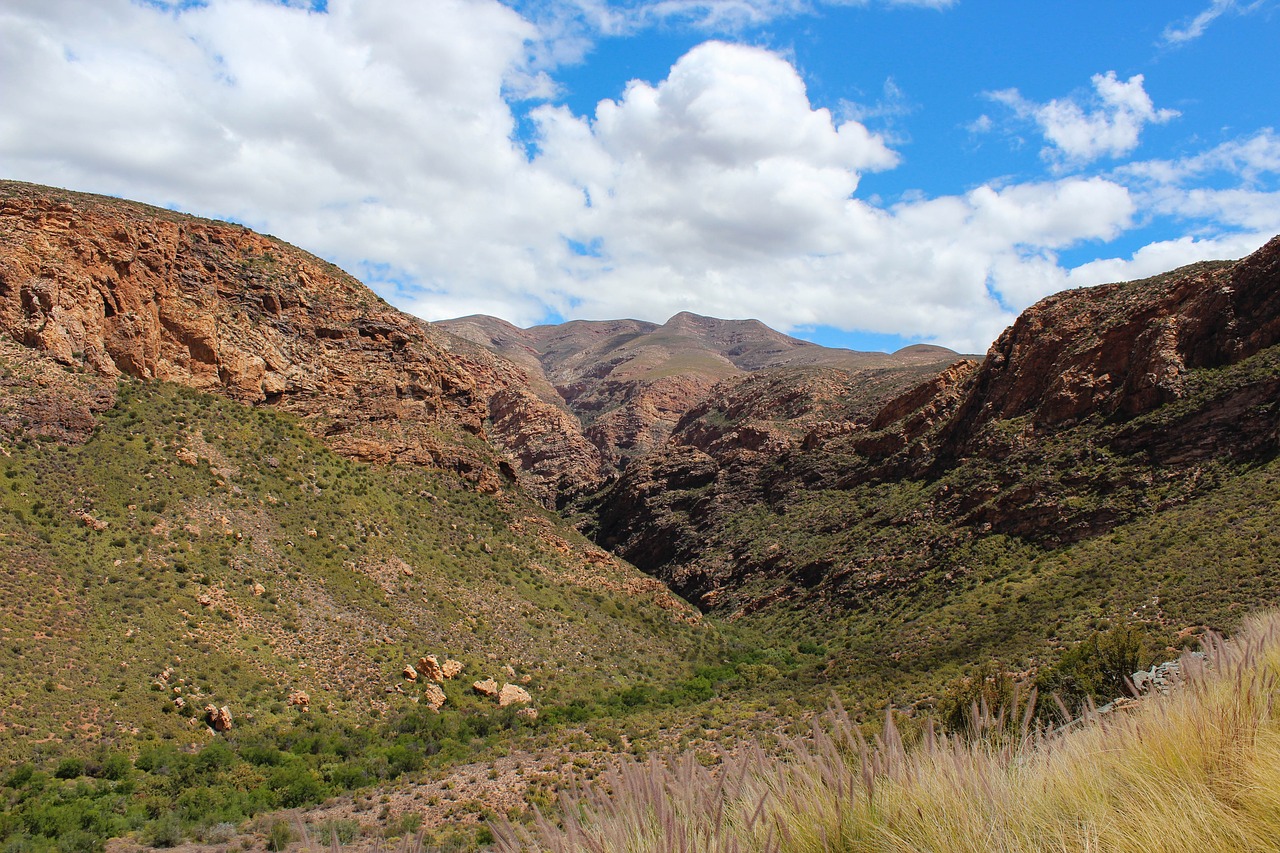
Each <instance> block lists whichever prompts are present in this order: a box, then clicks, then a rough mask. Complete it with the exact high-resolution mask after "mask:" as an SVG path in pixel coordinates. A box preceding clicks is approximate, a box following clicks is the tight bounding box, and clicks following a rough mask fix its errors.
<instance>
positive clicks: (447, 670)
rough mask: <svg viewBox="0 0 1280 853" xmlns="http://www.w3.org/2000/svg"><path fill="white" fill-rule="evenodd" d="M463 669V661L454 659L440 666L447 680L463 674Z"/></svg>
mask: <svg viewBox="0 0 1280 853" xmlns="http://www.w3.org/2000/svg"><path fill="white" fill-rule="evenodd" d="M462 669H463V666H462V661H460V660H454V659H453V658H449V659H447V660H446V661H445V662H444V663H442V664H441V665H440V672H441V673H442V674H443V675H444V677H445V678H457V677H458V676H459V675H461V674H462Z"/></svg>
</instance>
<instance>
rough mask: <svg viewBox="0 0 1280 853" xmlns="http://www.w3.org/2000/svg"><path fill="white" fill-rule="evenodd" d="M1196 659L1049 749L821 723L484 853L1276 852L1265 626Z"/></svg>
mask: <svg viewBox="0 0 1280 853" xmlns="http://www.w3.org/2000/svg"><path fill="white" fill-rule="evenodd" d="M1204 651H1205V652H1206V657H1205V658H1204V663H1200V662H1198V661H1197V660H1195V659H1192V658H1187V659H1185V660H1184V679H1185V680H1184V683H1183V685H1182V686H1181V688H1179V689H1176V690H1174V691H1173V692H1172V693H1171V694H1170V695H1168V696H1153V697H1150V698H1148V699H1145V700H1143V701H1141V702H1140V703H1138V704H1137V705H1136V706H1134V707H1133V708H1131V709H1129V710H1125V711H1118V712H1115V713H1112V714H1108V715H1105V716H1100V715H1094V716H1092V717H1091V718H1089V719H1086V721H1085V722H1084V723H1083V724H1082V725H1077V726H1071V727H1064V728H1062V729H1059V730H1056V731H1055V730H1049V729H1045V728H1043V727H1037V726H1035V725H1034V724H1033V723H1032V718H1031V716H1030V715H1029V714H1028V715H1026V716H1025V717H1023V718H1021V720H1020V725H1016V726H1008V725H1004V724H1003V723H1002V722H1000V721H999V720H998V718H997V716H996V715H995V714H993V713H991V712H990V711H984V710H983V709H978V715H979V717H981V718H982V719H980V720H979V722H985V724H986V725H985V729H986V732H985V735H984V736H981V737H977V738H960V737H957V736H951V735H943V734H939V733H937V732H936V731H935V730H933V729H927V730H926V731H925V732H924V733H923V735H922V737H921V738H920V740H919V742H918V743H915V744H913V745H911V746H908V745H907V744H905V743H904V741H903V738H902V737H901V736H900V734H899V732H898V730H897V728H896V727H895V726H894V724H893V719H892V716H889V717H888V718H887V719H886V724H885V726H884V728H883V730H882V731H881V732H880V733H879V734H878V735H875V736H872V737H868V736H866V735H864V734H863V733H862V732H861V731H859V730H858V728H857V727H856V726H855V725H854V724H853V723H852V722H851V721H850V720H849V719H848V717H847V716H845V715H844V713H843V712H842V711H841V710H840V709H835V710H833V711H832V712H830V713H829V714H828V715H827V716H826V718H825V719H824V721H823V722H822V724H820V725H817V726H815V728H814V730H813V732H812V734H811V735H810V736H808V737H806V738H803V739H800V740H797V741H795V742H794V743H792V744H791V746H790V753H789V755H788V756H787V757H786V758H785V759H777V758H772V757H769V756H766V755H765V754H764V753H763V752H762V751H760V750H750V751H747V752H745V753H743V754H741V755H739V756H737V757H734V758H731V759H728V760H727V761H726V762H725V764H724V765H723V766H722V767H720V768H718V770H717V771H715V772H713V771H710V770H707V769H706V768H703V767H702V766H700V765H699V764H697V763H696V762H695V761H694V760H692V759H691V758H689V757H681V758H678V759H675V760H673V761H670V762H666V763H661V762H657V761H650V762H648V763H638V762H632V763H629V764H624V765H620V766H619V767H618V768H617V769H615V770H614V771H613V772H612V774H610V775H609V776H607V777H606V778H605V779H604V780H603V783H602V784H600V785H598V786H596V787H593V788H591V789H588V790H584V791H580V792H578V793H577V794H576V795H575V796H573V797H571V798H568V802H566V803H565V804H564V807H563V810H562V813H561V815H560V817H559V820H558V821H553V820H550V819H548V818H547V817H545V816H538V818H537V819H536V820H535V821H534V823H533V824H532V825H531V826H516V825H513V824H510V823H506V824H503V825H500V826H497V827H495V834H496V836H497V837H498V839H499V849H501V850H504V851H532V850H538V851H552V853H568V851H593V853H615V851H617V853H621V851H627V853H641V851H655V853H657V852H658V851H662V852H663V853H669V852H670V851H683V850H689V851H694V850H698V851H753V852H754V851H760V853H767V851H788V853H790V852H791V851H796V853H810V851H812V853H817V852H818V851H844V850H848V851H854V850H857V851H975V853H976V852H977V851H983V852H984V853H987V851H1045V853H1049V851H1054V853H1066V852H1067V851H1101V850H1106V851H1119V853H1126V852H1127V851H1133V853H1138V851H1142V853H1151V851H1169V853H1174V851H1205V850H1280V713H1278V712H1277V708H1276V704H1275V696H1276V691H1277V688H1278V686H1280V681H1278V679H1280V614H1269V615H1266V616H1262V617H1257V618H1255V619H1252V620H1250V621H1249V622H1248V623H1247V624H1246V625H1245V626H1244V627H1243V628H1242V630H1241V631H1240V632H1239V633H1238V635H1237V636H1236V638H1235V639H1233V640H1231V641H1226V640H1223V639H1222V638H1221V637H1218V636H1216V635H1210V636H1208V637H1207V638H1206V640H1205V641H1204Z"/></svg>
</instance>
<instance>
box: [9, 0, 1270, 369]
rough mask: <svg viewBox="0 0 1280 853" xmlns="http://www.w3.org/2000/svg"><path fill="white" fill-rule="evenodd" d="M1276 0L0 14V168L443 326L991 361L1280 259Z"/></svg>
mask: <svg viewBox="0 0 1280 853" xmlns="http://www.w3.org/2000/svg"><path fill="white" fill-rule="evenodd" d="M1277 46H1280V0H1127V2H1124V3H1116V2H1114V0H1108V2H1102V0H1038V2H1027V0H839V2H836V1H835V0H830V1H829V0H655V2H640V0H621V2H617V1H616V0H507V2H499V0H327V2H326V0H202V2H192V0H92V2H85V0H4V2H3V3H2V4H0V177H3V178H8V179H17V180H25V181H32V182H36V183H43V184H50V185H54V186H60V187H66V188H70V189H75V190H81V191H87V192H97V193H104V194H108V195H114V196H120V197H125V198H131V199H137V200H140V201H145V202H148V203H151V204H155V205H160V206H165V207H170V208H173V209H176V210H181V211H185V212H189V213H194V214H198V215H202V216H209V217H215V218H222V219H230V220H232V221H236V222H240V223H243V224H245V225H248V226H250V227H252V228H255V229H257V230H260V231H263V232H266V233H270V234H274V235H276V236H278V237H281V238H283V239H285V240H288V241H289V242H292V243H294V244H296V245H298V246H300V247H302V248H304V249H307V250H309V251H311V252H314V253H316V254H318V255H320V256H322V257H324V258H326V259H328V260H330V261H333V262H334V263H337V264H339V265H340V266H342V267H343V268H345V269H347V270H348V271H350V272H351V273H353V274H354V275H356V276H357V277H359V278H360V279H361V280H363V281H364V282H365V283H366V284H368V285H369V286H370V287H372V288H373V289H374V290H375V291H377V292H378V293H379V294H380V295H381V296H383V297H384V298H386V299H387V300H388V301H389V302H391V303H392V304H393V305H395V306H397V307H399V308H401V309H403V310H405V311H408V312H410V313H412V314H415V315H417V316H420V317H423V318H425V319H428V320H438V319H445V318H449V317H456V316H462V315H467V314H473V313H485V314H492V315H496V316H499V317H502V318H503V319H506V320H509V321H511V322H513V323H516V324H517V325H520V326H529V325H533V324H537V323H545V322H559V321H561V320H567V319H578V318H581V319H613V318H622V317H632V318H637V319H643V320H650V321H653V322H662V321H664V320H666V319H667V318H668V317H670V316H671V315H673V314H675V313H677V312H680V311H693V312H695V313H699V314H706V315H710V316H716V317H724V318H757V319H760V320H763V321H764V322H766V323H768V324H769V325H771V326H773V327H775V328H778V329H781V330H783V331H786V332H789V333H791V334H795V335H797V336H799V337H804V338H808V339H810V340H815V341H817V342H819V343H823V344H827V345H830V346H847V347H851V348H854V349H874V350H890V351H891V350H894V349H897V348H898V347H901V346H904V345H906V344H910V343H917V342H928V343H936V344H941V345H944V346H949V347H952V348H954V349H957V350H959V351H962V352H974V353H981V352H985V350H986V349H987V347H988V346H989V345H990V343H991V342H992V340H994V338H995V337H996V336H997V335H998V334H999V333H1000V331H1001V330H1002V329H1004V328H1005V327H1006V326H1007V325H1008V324H1010V323H1011V322H1012V321H1013V319H1014V318H1015V317H1016V316H1017V314H1018V313H1019V312H1021V311H1022V310H1023V309H1025V308H1026V307H1027V306H1029V305H1031V304H1032V303H1034V302H1035V301H1037V300H1039V299H1041V298H1043V297H1045V296H1047V295H1049V294H1052V293H1055V292H1057V291H1060V290H1062V289H1065V288H1071V287H1081V286H1087V285H1093V284H1098V283H1102V282H1108V281H1121V280H1130V279H1137V278H1142V277H1145V276H1148V275H1153V274H1155V273H1158V272H1163V271H1165V270H1168V269H1172V268H1174V267H1177V266H1180V265H1182V264H1186V263H1191V262H1193V261H1197V260H1203V259H1208V258H1238V257H1242V256H1244V255H1246V254H1248V253H1249V252H1251V251H1253V250H1254V249H1256V248H1258V247H1259V246H1261V245H1262V244H1263V243H1264V242H1266V241H1267V240H1268V239H1269V238H1271V237H1273V236H1275V235H1276V234H1280V133H1278V132H1277V130H1276V128H1275V125H1276V124H1277V122H1280V50H1277Z"/></svg>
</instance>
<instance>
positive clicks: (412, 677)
mask: <svg viewBox="0 0 1280 853" xmlns="http://www.w3.org/2000/svg"><path fill="white" fill-rule="evenodd" d="M402 674H403V675H404V677H405V678H407V679H408V680H409V681H417V680H418V671H417V670H416V669H414V668H413V664H411V663H407V664H405V665H404V671H403V673H402Z"/></svg>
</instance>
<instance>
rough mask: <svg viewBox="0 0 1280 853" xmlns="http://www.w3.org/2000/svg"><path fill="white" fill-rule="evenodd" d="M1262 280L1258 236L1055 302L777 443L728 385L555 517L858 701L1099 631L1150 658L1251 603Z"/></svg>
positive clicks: (780, 429)
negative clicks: (1119, 631)
mask: <svg viewBox="0 0 1280 853" xmlns="http://www.w3.org/2000/svg"><path fill="white" fill-rule="evenodd" d="M1278 282H1280V240H1276V241H1272V243H1270V244H1269V245H1268V246H1266V247H1264V248H1263V249H1261V250H1260V251H1259V252H1258V253H1256V254H1255V255H1253V256H1251V257H1250V258H1246V259H1244V260H1242V261H1239V262H1236V263H1215V264H1200V265H1195V266H1193V267H1189V268H1185V269H1182V270H1178V271H1174V272H1172V273H1169V274H1166V275H1164V276H1159V277H1156V278H1154V279H1150V280H1146V281H1140V282H1131V283H1126V284H1116V285H1108V286H1104V287H1098V288H1092V289H1087V290H1080V291H1071V292H1067V293H1063V294H1059V295H1058V296H1055V297H1052V298H1050V299H1048V300H1045V301H1044V302H1042V303H1040V304H1039V305H1037V306H1034V307H1033V308H1031V309H1029V310H1028V311H1027V312H1026V313H1025V314H1024V315H1023V316H1022V317H1021V318H1020V319H1019V320H1018V322H1017V323H1016V324H1015V325H1014V326H1012V327H1011V328H1010V329H1009V330H1008V331H1007V332H1006V333H1005V334H1004V335H1003V336H1001V338H1000V339H999V340H998V341H997V342H996V343H995V344H994V345H993V347H992V350H991V352H990V353H989V354H988V356H987V358H986V359H985V360H984V361H983V362H982V363H980V364H979V363H977V362H972V361H960V362H957V363H956V364H955V365H953V366H952V367H950V368H948V369H947V370H946V371H944V372H942V373H941V374H938V375H937V376H935V377H933V378H931V379H928V380H927V381H925V382H922V383H921V384H920V385H919V386H918V387H916V388H915V389H913V390H911V391H909V392H907V393H905V394H901V395H899V396H896V397H892V395H889V396H890V397H891V398H890V399H888V400H887V402H886V399H885V398H884V397H876V396H875V395H874V394H872V395H868V396H865V397H861V398H860V397H858V396H857V395H854V394H851V393H849V392H848V391H847V390H846V391H843V392H839V393H836V394H835V395H834V399H835V400H837V401H838V402H839V405H837V406H827V407H826V408H825V409H824V408H823V407H817V411H820V412H823V414H821V415H820V416H819V415H815V416H814V417H811V418H809V419H807V420H806V419H805V418H803V417H802V418H800V419H799V420H798V421H797V428H795V429H790V430H788V429H786V428H785V427H786V426H787V425H788V423H789V421H788V420H787V417H786V416H783V417H781V418H780V417H779V415H778V413H779V412H784V409H783V408H782V407H780V406H779V405H774V404H771V403H769V402H767V401H768V400H769V399H770V397H769V394H770V392H769V390H768V388H767V387H764V388H753V387H752V386H751V385H749V384H744V385H743V386H742V390H743V393H742V394H741V395H736V394H734V393H725V394H720V395H712V397H710V398H709V399H708V401H707V402H706V403H705V404H703V405H702V406H700V407H697V408H695V409H694V410H692V411H690V412H689V413H688V414H687V415H686V417H685V418H684V419H683V420H682V421H681V422H680V424H679V425H678V426H677V428H676V429H675V431H674V433H673V436H672V439H671V441H670V442H669V444H668V445H667V446H666V447H664V448H661V449H660V450H658V451H655V452H653V453H651V454H649V455H647V456H645V457H642V458H639V459H637V460H634V461H633V462H632V464H631V465H630V466H629V467H628V469H627V470H626V472H625V473H624V474H623V476H622V477H620V478H619V479H618V480H617V482H615V483H613V484H611V485H610V486H609V487H608V488H607V489H606V490H604V491H603V492H602V493H600V494H599V495H597V496H596V497H594V498H593V499H591V500H590V501H588V502H586V503H585V504H584V505H583V506H582V507H581V509H582V510H583V512H584V515H585V517H587V518H588V519H591V521H589V522H588V527H589V530H590V531H591V533H592V535H593V536H594V537H595V538H596V539H597V541H599V542H601V543H602V544H604V545H605V546H606V547H609V548H611V549H613V550H615V551H616V552H617V553H619V554H620V555H622V556H624V557H626V558H627V559H628V560H630V561H632V562H634V563H635V564H636V565H638V566H640V567H641V568H643V569H645V570H646V571H648V572H651V573H653V574H654V575H656V576H657V577H660V578H662V579H663V580H665V581H666V582H667V583H668V584H669V585H671V586H672V587H673V588H674V589H675V590H677V591H679V592H680V593H681V594H682V595H685V596H686V597H687V598H689V599H690V600H691V601H694V602H695V603H698V604H699V606H700V607H702V608H704V609H706V610H708V611H709V612H712V613H718V614H720V615H722V616H723V617H725V618H729V619H732V620H738V621H739V624H740V625H741V624H753V625H755V626H756V629H757V630H765V631H766V632H772V631H778V630H781V631H783V632H784V633H785V634H786V635H790V636H814V635H820V636H824V637H828V638H830V643H829V645H831V646H832V647H833V649H837V648H838V649H839V650H840V651H839V653H835V652H833V654H832V658H831V665H830V667H829V668H828V669H827V670H826V672H825V673H824V675H825V676H826V677H839V676H840V674H841V673H843V674H844V675H845V676H848V677H850V678H853V679H854V680H856V682H857V689H858V690H859V692H861V693H862V695H872V694H874V692H875V690H876V689H878V688H875V687H872V686H871V685H872V684H879V685H881V686H889V685H899V686H900V685H904V684H908V683H915V684H916V685H917V689H919V690H929V689H930V688H929V687H928V686H927V685H928V684H929V683H930V681H932V680H934V679H936V678H937V677H938V674H939V673H940V672H943V671H947V670H948V669H950V668H952V667H955V666H956V664H958V663H962V662H965V661H980V660H985V659H987V658H989V657H996V658H998V659H1000V660H1002V661H1004V664H1005V665H1007V666H1009V667H1010V668H1011V669H1013V670H1024V669H1026V668H1028V667H1031V668H1032V669H1034V668H1035V666H1036V665H1037V662H1038V661H1041V662H1042V661H1046V660H1051V659H1053V658H1054V657H1055V656H1056V655H1057V654H1058V653H1060V651H1061V649H1063V648H1064V647H1067V646H1069V645H1070V644H1071V643H1072V642H1074V641H1077V640H1079V639H1081V638H1083V637H1085V636H1087V635H1088V634H1089V632H1090V631H1091V630H1093V629H1094V628H1096V627H1098V626H1106V625H1109V624H1115V623H1119V622H1125V621H1137V622H1139V623H1141V624H1143V625H1145V626H1147V627H1148V628H1149V629H1150V632H1151V634H1152V636H1153V637H1160V638H1162V640H1161V642H1165V643H1174V642H1175V641H1176V639H1177V636H1178V635H1179V634H1180V633H1183V634H1185V632H1186V631H1188V630H1191V629H1192V628H1194V626H1196V625H1202V624H1213V625H1219V626H1225V625H1229V624H1230V623H1231V622H1232V621H1233V619H1234V618H1236V617H1235V614H1240V613H1244V612H1248V611H1250V610H1252V609H1254V608H1257V607H1261V606H1268V605H1274V604H1275V603H1276V602H1277V594H1278V590H1280V586H1278V584H1280V572H1277V563H1276V560H1277V556H1278V555H1280V535H1278V534H1277V533H1276V531H1280V515H1278V513H1280V509H1278V507H1280V504H1277V503H1276V500H1277V498H1280V493H1277V488H1276V474H1277V469H1276V464H1277V462H1276V455H1277V450H1280V435H1278V433H1277V429H1276V423H1277V421H1276V407H1277V405H1280V402H1278V401H1280V346H1277V343H1278V342H1280V307H1278V301H1277V298H1276V293H1277V292H1280V288H1278V287H1277V283H1278ZM758 382H759V383H764V382H765V379H764V377H761V379H760V380H758ZM783 396H784V397H785V396H786V395H783ZM802 399H803V400H804V401H805V403H804V405H798V408H796V410H797V411H803V410H804V408H805V406H807V405H812V403H810V402H809V401H810V400H812V399H813V395H810V396H808V397H803V398H802ZM792 405H793V407H796V406H797V404H796V403H794V402H793V403H792ZM841 406H843V410H840V407H841ZM817 417H821V418H822V420H820V421H818V422H816V423H815V422H814V420H815V418H817ZM911 692H912V691H911V690H906V691H903V692H902V693H900V694H899V695H900V696H901V697H902V698H903V699H904V700H907V701H914V700H911V699H910V697H911ZM917 695H918V694H917Z"/></svg>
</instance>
